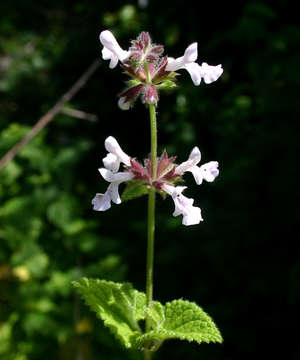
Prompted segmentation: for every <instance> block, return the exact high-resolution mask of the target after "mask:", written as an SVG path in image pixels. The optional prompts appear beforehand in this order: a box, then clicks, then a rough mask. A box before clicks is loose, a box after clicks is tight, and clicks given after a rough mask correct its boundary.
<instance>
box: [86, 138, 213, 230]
mask: <svg viewBox="0 0 300 360" xmlns="http://www.w3.org/2000/svg"><path fill="white" fill-rule="evenodd" d="M104 145H105V148H106V150H107V151H108V154H107V156H106V157H105V158H104V159H103V164H104V168H100V169H99V172H100V174H101V175H102V177H103V178H104V179H105V180H106V181H108V182H109V183H110V185H109V186H108V188H107V190H106V192H105V193H104V194H101V193H98V194H96V196H95V197H94V199H93V200H92V204H93V206H94V210H96V211H105V210H108V209H109V208H110V207H111V202H114V203H115V204H120V203H121V198H120V195H119V191H118V188H119V185H120V184H121V183H123V182H129V181H131V182H139V184H140V183H142V184H144V186H145V187H150V186H152V187H154V188H155V189H156V190H157V191H158V192H160V193H161V194H168V195H170V196H171V197H172V199H173V201H174V205H175V210H174V212H173V216H178V215H183V219H182V224H183V225H195V224H199V223H200V221H202V220H203V219H202V216H201V210H200V208H199V207H196V206H193V203H194V200H193V199H190V198H187V197H186V196H184V195H183V194H182V192H183V191H184V190H185V189H186V186H176V185H175V184H176V182H178V181H180V180H181V179H182V176H183V174H184V173H185V172H191V173H192V174H193V176H194V179H195V181H196V183H197V184H198V185H200V184H201V183H202V181H203V180H206V181H208V182H212V181H214V179H215V178H216V177H217V176H218V174H219V170H218V162H217V161H210V162H209V163H206V164H203V165H201V166H198V164H199V162H200V160H201V153H200V150H199V149H198V147H195V148H194V149H193V150H192V152H191V154H190V156H189V158H188V160H187V161H185V162H183V163H181V164H180V165H177V164H176V163H174V161H175V157H171V158H169V157H168V154H167V152H166V151H164V152H163V154H162V155H161V157H159V158H158V159H157V164H156V165H157V166H156V169H157V171H156V174H155V176H152V173H151V169H152V164H151V160H150V159H146V160H145V161H144V165H141V164H140V163H139V162H138V161H137V160H136V159H134V158H132V157H130V156H128V155H127V154H125V153H124V151H123V150H122V149H121V147H120V145H119V144H118V142H117V140H116V139H115V138H114V137H112V136H109V137H108V138H107V139H106V140H105V143H104ZM121 163H122V164H123V165H124V169H123V171H119V170H120V164H121Z"/></svg>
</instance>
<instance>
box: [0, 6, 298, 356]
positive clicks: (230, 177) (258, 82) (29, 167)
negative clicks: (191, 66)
mask: <svg viewBox="0 0 300 360" xmlns="http://www.w3.org/2000/svg"><path fill="white" fill-rule="evenodd" d="M142 3H144V4H145V3H147V1H139V2H136V1H126V2H124V1H113V2H108V1H89V2H86V1H83V0H76V1H64V2H61V1H57V0H54V1H52V2H51V3H49V2H45V1H40V2H37V1H34V0H26V1H25V0H17V1H14V2H12V1H7V0H3V1H1V4H0V131H1V135H0V156H2V155H4V154H5V153H6V151H7V150H9V149H10V147H11V146H12V145H13V144H15V142H16V141H18V140H19V139H21V138H22V137H23V136H24V135H25V134H26V133H27V132H28V130H29V129H30V128H31V127H32V126H33V125H34V124H35V122H36V121H37V120H38V119H39V118H40V117H41V116H42V115H43V114H44V113H45V112H46V111H47V110H48V109H49V108H50V107H51V106H53V104H54V103H55V102H56V101H57V99H58V98H59V97H60V96H61V95H62V94H63V93H64V92H65V91H66V90H67V89H68V88H69V87H70V86H71V85H72V84H73V83H74V82H75V81H76V80H77V79H78V77H79V76H80V75H81V74H82V73H83V71H84V70H85V69H86V68H87V67H88V66H89V65H90V63H91V62H92V61H93V60H94V59H95V58H99V61H101V60H100V59H101V47H100V45H99V40H98V35H99V32H100V31H101V30H103V29H104V28H110V29H111V30H112V31H113V32H114V33H115V35H116V36H117V38H118V40H119V41H120V44H121V45H122V46H123V47H124V48H125V47H126V46H128V41H129V39H132V38H135V37H136V35H137V34H138V33H139V32H140V31H141V30H148V31H150V33H151V35H152V37H153V40H154V42H156V43H163V44H165V45H166V52H167V54H169V55H170V56H180V55H182V53H183V51H184V49H185V48H186V46H187V45H188V44H190V43H191V42H193V41H198V44H199V62H202V61H207V62H208V63H209V64H218V63H222V64H223V67H224V75H223V76H222V78H221V80H220V81H218V82H217V83H215V84H212V85H210V86H205V84H201V85H200V87H198V88H196V87H194V86H193V84H192V82H191V80H190V78H189V76H188V74H187V73H184V72H182V73H181V75H180V77H179V88H178V89H175V90H174V91H173V90H172V91H171V92H170V94H162V95H161V101H160V103H159V107H158V119H159V144H160V151H161V150H163V149H164V148H165V147H166V148H167V151H168V153H169V154H170V155H172V154H174V155H175V154H176V155H177V159H178V161H179V162H180V161H183V160H185V159H186V158H187V156H188V154H189V152H190V150H191V149H192V148H193V146H195V145H198V146H199V148H200V149H201V151H202V153H203V162H206V161H209V160H218V161H219V162H220V169H221V174H220V176H219V178H218V179H217V181H216V182H215V183H214V184H213V185H211V184H210V185H209V186H206V184H204V185H202V186H201V187H200V188H199V187H197V186H196V185H194V184H193V181H192V180H191V179H190V178H188V179H187V184H188V185H189V191H188V192H187V195H188V196H191V197H194V198H195V204H197V205H198V204H199V205H200V207H201V208H202V213H203V217H204V220H205V221H204V222H203V223H202V224H201V225H199V226H198V227H193V228H185V227H183V226H182V225H181V224H180V222H181V221H180V219H177V218H176V219H175V218H173V217H172V216H171V213H172V211H173V204H172V201H169V200H170V199H167V200H165V201H163V200H162V199H158V211H157V241H156V250H157V253H156V268H155V285H154V289H155V290H154V296H155V298H156V299H157V300H159V301H162V302H166V301H169V300H171V299H173V298H188V299H190V300H192V301H195V302H197V303H198V304H199V305H200V306H202V307H203V308H204V309H205V311H207V312H208V313H209V314H210V315H212V317H213V318H214V320H215V321H216V323H217V325H218V327H219V328H220V330H221V333H222V335H223V337H224V345H222V346H220V345H207V346H206V345H201V346H198V345H191V344H183V343H176V342H173V341H170V342H167V343H166V344H165V345H164V347H163V348H162V349H161V350H160V353H159V355H158V356H157V358H172V359H182V358H189V359H198V358H203V359H209V358H210V359H222V360H224V359H240V358H243V359H248V358H249V359H250V358H251V359H252V358H253V357H254V356H255V357H256V358H264V357H268V358H270V357H271V356H272V355H273V354H275V353H276V355H277V356H278V355H280V354H282V356H283V357H284V358H287V357H288V358H291V359H297V358H298V357H299V351H297V349H295V348H294V347H293V346H292V345H293V344H292V343H291V341H290V343H289V344H288V345H286V344H284V341H283V339H282V337H284V335H282V333H283V329H288V328H289V326H290V324H289V323H288V321H287V320H286V319H287V318H289V317H290V318H293V311H294V310H296V304H297V301H299V275H300V266H299V262H298V261H297V252H296V244H295V243H294V242H293V239H294V238H295V236H294V233H295V231H296V229H298V226H297V223H296V221H297V219H298V217H299V210H298V208H297V204H298V198H297V190H298V187H297V186H296V185H297V182H296V181H297V180H296V174H297V171H296V168H297V165H296V164H297V157H296V150H297V147H298V133H299V129H298V121H299V120H298V119H299V106H297V104H298V97H299V95H298V94H299V90H300V89H299V88H300V86H299V80H300V79H299V78H300V72H299V69H298V68H299V62H300V54H299V39H300V29H299V26H298V18H297V13H296V12H295V11H293V9H292V8H293V7H292V6H291V2H289V1H280V0H278V1H273V2H270V1H266V0H264V1H251V0H247V1H244V2H240V3H237V2H235V3H232V6H231V4H230V3H218V4H215V3H201V11H200V12H199V11H196V9H195V7H194V5H193V4H192V3H187V2H186V3H185V4H183V2H182V1H179V0H173V1H170V0H166V1H164V2H161V1H158V0H149V1H148V5H147V6H146V7H143V6H141V4H142ZM139 4H140V5H139ZM122 80H123V78H122V75H121V71H120V69H115V70H109V69H108V64H107V63H106V62H103V63H102V66H101V68H100V70H98V72H97V73H96V74H95V75H94V76H93V77H92V78H91V79H90V80H89V82H88V83H87V84H86V86H85V87H84V88H83V89H82V90H81V91H80V92H79V93H78V94H77V95H76V96H75V97H74V98H73V99H72V101H71V103H70V104H67V105H68V106H71V107H74V108H76V109H79V110H82V111H86V112H89V113H94V114H96V115H97V116H98V119H99V120H98V122H96V123H94V122H89V121H87V120H79V119H75V118H72V117H69V116H67V115H65V114H59V115H58V116H56V118H55V119H54V122H53V123H51V124H50V125H49V126H48V127H47V129H44V130H43V131H42V133H40V134H39V135H38V136H37V137H36V138H35V139H34V140H33V141H32V142H31V143H30V144H28V145H27V146H26V147H25V148H24V149H23V150H22V151H21V152H20V153H19V154H18V156H17V157H16V158H15V159H14V160H13V161H11V162H10V163H9V164H8V165H7V166H6V167H5V168H4V169H2V170H1V171H0V358H1V359H2V358H3V359H5V360H29V359H30V360H31V359H33V360H34V359H40V358H43V359H45V360H46V359H63V360H68V359H72V360H73V359H76V360H77V359H78V360H79V359H83V360H89V359H100V358H103V359H107V358H109V359H111V360H117V359H121V358H122V359H132V358H139V357H140V354H139V353H127V352H124V351H123V350H122V349H121V348H119V347H118V345H116V343H115V342H114V339H113V338H112V336H111V335H110V334H109V333H108V332H107V330H106V329H104V328H103V327H102V325H101V323H100V322H98V321H96V320H94V317H93V314H91V313H90V312H89V311H88V309H86V308H85V307H84V306H83V304H82V303H81V302H80V300H79V299H78V297H77V295H76V294H75V293H74V291H73V290H72V289H71V281H72V280H74V279H76V278H78V277H82V276H88V277H98V278H102V279H107V280H114V281H125V280H127V281H128V280H130V281H132V282H133V284H134V286H135V288H138V289H140V290H143V289H144V267H145V265H144V255H145V252H146V244H145V214H146V202H145V198H140V199H138V200H136V201H130V202H129V201H128V202H125V203H124V204H122V205H120V206H114V207H113V208H112V209H110V210H109V211H108V212H106V213H103V214H102V213H101V214H99V213H96V212H93V211H92V209H91V204H90V201H91V199H92V198H93V196H94V194H95V193H96V192H101V191H103V190H104V189H105V187H106V186H107V185H106V184H105V182H104V181H102V180H101V178H100V176H99V174H98V172H97V167H99V166H100V165H101V159H102V157H103V156H104V153H105V151H104V147H103V141H104V139H105V138H106V137H107V136H108V135H113V136H115V137H116V138H117V139H118V141H119V142H120V144H121V146H122V147H123V149H124V150H125V151H126V152H127V153H128V154H130V155H132V156H136V157H137V158H139V159H142V158H143V157H144V156H147V153H148V152H149V146H148V137H149V129H148V119H147V117H146V116H147V115H146V113H145V110H144V109H143V107H142V105H140V104H137V105H136V106H135V109H134V110H133V111H130V112H121V111H120V110H119V109H118V108H117V106H116V102H117V98H116V94H117V93H118V92H120V91H121V90H122V86H123V85H122ZM288 315H290V316H289V317H288ZM274 344H276V346H274Z"/></svg>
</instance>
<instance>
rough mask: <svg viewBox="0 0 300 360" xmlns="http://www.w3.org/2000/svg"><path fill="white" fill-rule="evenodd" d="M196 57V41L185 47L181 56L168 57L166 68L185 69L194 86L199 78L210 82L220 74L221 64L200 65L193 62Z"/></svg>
mask: <svg viewBox="0 0 300 360" xmlns="http://www.w3.org/2000/svg"><path fill="white" fill-rule="evenodd" d="M197 57H198V50H197V43H196V42H195V43H193V44H191V45H189V46H188V47H187V48H186V50H185V52H184V55H183V56H181V57H179V58H177V59H174V58H172V57H169V58H168V64H167V67H166V70H167V71H177V70H179V69H186V70H187V71H188V72H189V74H190V76H191V78H192V81H193V83H194V85H196V86H198V85H200V82H201V78H203V79H204V82H205V83H206V84H210V83H211V82H213V81H216V80H217V79H218V78H219V77H220V76H221V75H222V73H223V69H222V65H218V66H210V65H208V64H206V63H202V66H200V65H199V64H197V63H196V62H195V61H196V60H197Z"/></svg>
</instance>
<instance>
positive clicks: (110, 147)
mask: <svg viewBox="0 0 300 360" xmlns="http://www.w3.org/2000/svg"><path fill="white" fill-rule="evenodd" d="M104 146H105V149H106V150H107V151H108V154H107V156H106V157H105V158H104V159H103V164H104V166H105V168H106V169H108V170H111V171H113V172H117V171H118V170H119V167H120V163H121V162H122V163H124V164H125V165H127V166H129V165H130V157H129V156H128V155H127V154H125V153H124V151H123V150H122V149H121V147H120V145H119V144H118V142H117V140H116V139H115V138H114V137H113V136H109V137H108V138H107V139H106V140H105V142H104Z"/></svg>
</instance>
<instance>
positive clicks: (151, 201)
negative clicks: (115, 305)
mask: <svg viewBox="0 0 300 360" xmlns="http://www.w3.org/2000/svg"><path fill="white" fill-rule="evenodd" d="M149 115H150V129H151V165H152V169H151V170H152V179H155V178H156V165H157V164H156V157H157V126H156V112H155V105H149ZM155 195H156V193H155V189H154V188H153V187H151V188H150V190H149V197H148V232H147V234H148V246H147V267H146V302H147V307H149V306H150V305H151V303H152V298H153V260H154V231H155ZM150 330H151V324H150V319H149V317H148V316H146V332H147V331H150ZM151 356H152V353H151V352H150V351H149V350H148V349H147V347H145V350H144V360H150V359H151Z"/></svg>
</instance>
